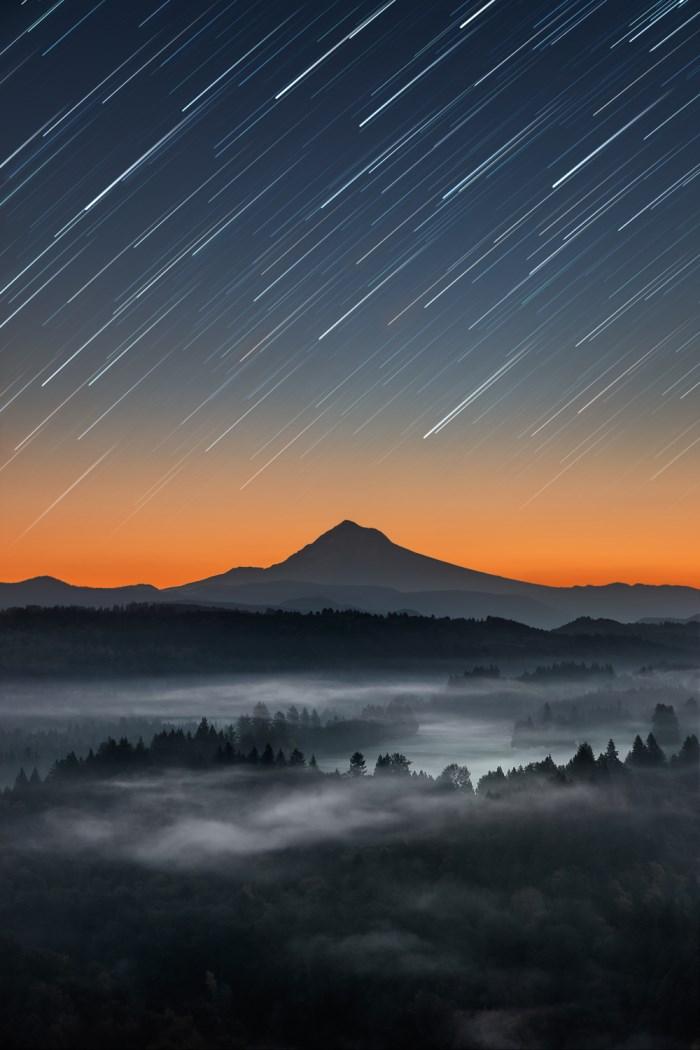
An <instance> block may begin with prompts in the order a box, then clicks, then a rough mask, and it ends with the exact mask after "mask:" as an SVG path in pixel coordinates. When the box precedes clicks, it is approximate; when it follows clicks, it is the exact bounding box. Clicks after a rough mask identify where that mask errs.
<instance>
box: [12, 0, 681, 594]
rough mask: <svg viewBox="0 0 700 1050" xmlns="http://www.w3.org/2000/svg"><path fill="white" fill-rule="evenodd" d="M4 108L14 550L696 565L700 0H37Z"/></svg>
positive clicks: (171, 560)
mask: <svg viewBox="0 0 700 1050" xmlns="http://www.w3.org/2000/svg"><path fill="white" fill-rule="evenodd" d="M0 104H1V106H2V113H3V121H2V134H1V137H0V223H1V229H2V240H1V241H0V391H1V393H0V442H1V444H2V449H1V452H0V465H1V466H0V469H2V474H1V476H0V484H1V485H2V499H3V506H4V507H5V508H6V510H5V511H4V513H3V515H2V520H1V521H0V535H1V537H2V541H3V543H2V548H3V549H4V550H5V551H6V557H5V560H4V561H3V564H2V566H1V567H0V569H1V571H0V578H2V579H19V578H23V577H26V576H30V575H37V574H41V573H46V572H52V573H55V574H56V575H60V576H65V577H67V578H74V579H80V581H81V582H85V583H89V582H99V583H105V582H132V581H133V580H134V579H137V578H139V577H140V574H141V573H143V574H145V573H146V569H145V566H147V565H149V564H150V565H152V566H154V568H153V569H152V570H151V571H150V572H149V578H150V579H152V581H153V582H155V583H170V582H177V581H179V580H181V579H184V578H187V577H188V576H189V577H192V576H195V575H204V574H205V573H206V572H214V571H216V570H217V568H220V567H224V568H225V567H227V566H228V565H229V564H230V563H232V562H233V561H237V562H239V563H242V562H244V561H245V560H246V559H248V560H249V561H250V562H251V563H263V562H265V561H270V560H274V558H275V556H276V555H278V554H280V553H281V552H282V551H283V550H287V549H289V547H290V545H292V546H293V544H294V542H295V540H296V538H299V539H302V538H303V537H305V536H307V535H309V534H310V533H312V532H314V530H316V531H320V530H321V529H322V528H323V527H325V526H327V525H328V524H330V523H332V522H333V521H335V520H339V519H341V518H343V517H346V516H347V517H352V518H357V519H360V520H365V521H367V523H370V524H371V523H376V524H378V525H381V526H382V527H384V528H386V529H387V531H389V532H390V533H391V534H392V535H395V536H396V538H397V539H399V540H402V541H404V542H405V543H407V544H408V545H410V546H414V547H416V548H420V549H426V550H432V551H434V553H436V554H437V555H440V556H442V557H446V558H450V559H451V560H455V561H459V562H462V563H473V564H474V565H475V567H478V568H482V569H484V570H487V571H497V572H501V573H503V574H507V575H511V576H517V575H521V576H526V577H528V578H533V579H534V578H539V579H542V580H544V581H545V582H562V583H563V582H587V581H590V582H600V581H601V580H604V579H609V578H610V574H611V573H613V572H614V573H616V574H617V576H618V577H619V578H623V579H629V580H636V579H645V580H648V581H649V582H662V581H668V582H682V583H695V584H696V585H700V565H698V562H697V557H696V556H694V550H695V545H696V538H694V528H693V526H692V521H693V520H694V519H695V520H697V515H698V512H699V511H700V417H699V414H698V405H699V404H700V377H699V375H698V369H699V368H700V360H699V359H698V353H699V342H698V340H699V338H700V336H699V333H700V304H699V292H698V289H699V288H700V196H699V192H700V182H699V181H698V175H700V131H698V113H700V9H698V3H697V0H663V2H662V0H656V2H653V3H646V2H645V3H642V4H635V5H630V4H629V3H625V2H623V0H586V2H581V0H561V2H558V3H553V2H541V0H534V2H533V0H508V2H506V0H488V2H483V0H481V2H479V0H466V2H463V3H461V4H460V3H442V2H439V0H438V2H437V3H434V4H430V5H426V4H422V3H420V4H419V3H416V2H414V0H387V2H384V3H380V2H377V0H374V2H368V0H359V2H356V3H353V4H350V5H346V4H343V3H340V2H339V0H331V2H329V3H325V4H318V3H314V2H296V3H294V2H293V3H291V4H289V3H282V2H274V0H273V2H263V0H238V2H236V0H212V2H209V3H207V4H205V5H193V4H191V3H188V2H187V0H166V2H165V3H163V2H162V0H161V2H158V0H152V2H151V3H148V2H145V0H99V2H89V0H58V2H55V0H54V2H52V3H49V2H45V0H8V2H7V3H5V4H4V5H3V6H2V11H1V12H0ZM98 468H99V469H98ZM280 517H283V518H284V521H285V529H286V530H287V531H286V535H285V537H284V542H283V540H282V537H281V536H280V535H279V534H278V531H277V530H278V528H279V521H280ZM234 553H235V557H234ZM616 566H617V568H615V567H616ZM689 573H690V576H689V575H688V574H689Z"/></svg>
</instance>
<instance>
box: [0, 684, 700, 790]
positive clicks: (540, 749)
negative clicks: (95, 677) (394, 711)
mask: <svg viewBox="0 0 700 1050" xmlns="http://www.w3.org/2000/svg"><path fill="white" fill-rule="evenodd" d="M699 695H700V671H697V670H688V671H676V672H673V671H669V672H664V673H656V674H654V675H646V676H645V675H633V674H623V675H619V676H617V677H616V678H614V679H613V680H611V681H609V682H605V683H601V682H600V681H598V680H596V681H592V682H586V683H581V682H561V681H560V682H557V683H556V684H553V685H547V686H542V685H533V684H532V683H523V682H519V681H515V680H508V679H499V680H497V681H493V682H490V681H485V680H474V681H472V682H469V683H467V684H465V685H464V686H463V687H460V689H459V690H455V689H449V688H448V687H447V681H446V675H445V674H444V673H440V674H432V675H431V674H423V675H421V674H411V675H406V676H397V675H381V674H378V675H343V676H341V675H338V676H335V677H334V676H328V675H322V676H320V675H319V676H311V675H303V674H297V675H286V676H271V675H257V676H229V677H217V678H214V677H209V678H199V677H192V678H183V677H180V678H178V679H176V680H166V679H145V680H132V681H125V680H112V681H100V682H85V681H81V682H72V683H71V682H41V683H39V682H34V683H28V682H26V681H24V682H20V683H16V684H10V683H5V684H4V685H3V687H2V690H1V691H0V732H2V733H3V734H4V735H3V746H4V748H5V753H4V754H0V784H6V783H9V782H11V781H12V780H13V779H14V776H15V775H16V773H17V767H18V761H17V759H16V755H15V754H14V753H13V754H11V755H8V754H7V739H8V736H7V734H8V733H10V732H12V731H13V730H16V729H19V730H20V731H21V732H24V733H32V732H35V733H41V732H44V731H47V730H53V731H54V733H56V732H58V733H60V732H61V730H62V727H67V726H71V725H72V726H75V725H76V724H82V723H85V724H88V725H90V726H91V732H92V734H93V737H94V743H95V744H97V743H98V742H99V740H100V739H102V738H103V736H104V735H106V734H107V733H110V734H112V735H117V733H118V732H119V720H120V719H127V720H131V721H130V722H129V724H128V725H127V728H126V735H129V736H130V737H135V736H138V735H139V733H142V735H143V736H144V738H145V739H146V741H147V742H148V739H149V737H150V736H151V735H152V734H153V732H155V731H157V730H158V728H160V725H161V724H162V723H165V724H186V725H189V724H194V723H196V722H197V721H198V720H199V719H200V718H201V717H202V716H206V717H207V718H208V719H209V720H210V721H213V722H214V723H215V724H217V725H223V724H227V723H229V722H235V720H236V718H238V716H239V715H241V714H251V713H252V711H253V707H254V705H255V704H257V703H264V704H266V706H267V708H268V709H269V712H270V714H271V715H274V713H275V712H276V711H278V710H281V711H284V712H286V711H287V710H288V709H289V707H290V706H291V705H295V706H296V707H297V708H298V709H300V710H301V709H303V708H304V707H307V708H309V709H311V708H316V710H317V711H318V712H319V715H320V716H321V719H322V720H323V721H326V720H327V719H328V718H332V717H338V718H341V719H345V718H353V717H354V718H357V717H360V716H361V713H362V711H363V708H365V707H366V706H367V705H370V704H371V705H375V706H379V707H386V705H387V704H389V703H390V702H391V701H393V700H396V699H397V698H400V699H401V700H402V701H403V702H405V703H407V704H409V705H410V706H411V707H412V709H413V710H414V712H415V714H416V717H417V719H418V721H419V724H420V728H419V731H418V733H417V734H413V733H407V732H403V731H402V729H401V728H400V727H397V729H396V732H395V733H393V734H392V733H391V732H389V734H388V735H387V736H385V737H384V738H383V740H382V741H381V744H380V746H374V747H363V748H362V750H363V752H364V754H365V757H366V760H367V768H368V770H370V771H371V770H372V769H373V768H374V764H375V761H376V758H377V754H378V753H379V752H380V751H382V752H384V751H401V752H403V753H404V754H406V755H407V756H408V758H409V759H410V760H411V762H412V769H413V770H421V769H422V770H425V771H426V772H427V773H430V774H432V775H436V774H438V773H440V772H441V770H442V769H443V768H444V767H445V766H446V765H447V764H448V763H450V762H457V763H460V764H465V765H467V766H468V767H469V769H470V771H471V773H472V779H473V782H474V783H476V781H477V780H478V778H479V777H480V776H482V775H483V774H484V773H485V772H487V771H488V770H490V769H494V768H495V767H496V766H498V765H501V766H503V767H504V768H506V767H511V766H513V765H519V764H521V763H522V764H524V763H527V762H531V761H535V760H540V759H542V758H543V757H544V756H545V755H546V754H551V755H552V757H553V759H554V760H555V762H557V763H560V762H565V761H566V760H567V759H568V758H570V757H571V754H572V752H573V750H574V748H575V746H576V744H577V743H580V742H581V741H582V740H587V741H588V742H589V743H590V744H591V746H592V747H593V749H594V751H596V753H597V752H598V751H600V750H603V749H604V747H605V745H606V743H607V741H608V739H609V737H610V736H613V738H614V739H615V741H616V743H617V745H618V747H619V749H620V751H621V753H622V757H624V754H625V753H626V752H627V750H628V749H629V746H630V744H631V742H632V739H633V736H634V734H635V733H637V732H639V733H641V734H642V735H643V736H646V734H647V733H648V732H649V731H650V728H651V716H652V713H653V710H654V706H655V705H656V704H657V703H660V702H662V703H669V704H673V705H674V706H675V708H676V710H677V711H679V712H680V711H681V709H682V707H683V704H684V702H685V701H686V700H687V698H688V697H690V696H695V697H698V696H699ZM545 702H549V703H550V704H553V705H555V706H556V705H557V704H562V703H567V702H573V703H575V704H576V705H577V709H578V711H579V713H583V714H584V719H583V725H582V726H581V725H577V726H574V727H573V728H570V729H568V730H566V731H564V732H562V733H560V734H554V735H553V736H550V737H548V738H547V739H546V740H544V739H543V738H542V737H538V738H537V739H535V740H534V741H525V742H523V741H521V742H520V745H519V746H517V747H514V746H513V745H512V739H513V727H514V723H515V721H516V720H517V719H522V718H526V717H527V716H528V715H535V716H536V713H537V712H538V711H541V710H542V705H543V704H544V703H545ZM616 703H619V704H621V705H622V709H623V714H622V715H618V716H617V717H616V718H613V719H609V718H608V717H607V716H606V715H605V714H604V715H603V716H600V717H597V718H593V719H588V720H586V718H585V714H586V712H587V711H590V710H591V709H594V708H598V709H603V710H605V709H606V708H610V707H612V706H613V705H614V704H616ZM134 720H143V725H142V726H141V725H140V724H139V725H135V724H134ZM688 728H692V727H688ZM103 729H104V732H102V730H103ZM91 745H92V740H91ZM523 745H524V746H523ZM54 749H55V741H54ZM0 751H2V748H0ZM49 752H50V748H49V750H44V751H43V752H42V753H41V758H40V760H39V761H38V762H36V763H32V761H31V760H30V759H27V760H26V762H24V764H27V765H28V766H30V767H31V765H32V764H36V765H37V766H38V768H39V772H40V773H41V774H42V775H44V774H45V773H46V772H47V771H48V768H50V765H51V763H52V761H53V759H54V758H55V757H58V756H57V755H55V754H51V753H49ZM348 755H349V750H348V749H345V750H343V751H342V752H341V751H333V750H331V751H320V752H319V753H318V754H317V760H318V764H319V766H320V768H321V769H322V770H324V771H330V772H332V771H333V770H334V769H336V768H337V769H339V770H340V771H341V772H343V771H344V770H345V769H347V763H348ZM307 757H308V756H307Z"/></svg>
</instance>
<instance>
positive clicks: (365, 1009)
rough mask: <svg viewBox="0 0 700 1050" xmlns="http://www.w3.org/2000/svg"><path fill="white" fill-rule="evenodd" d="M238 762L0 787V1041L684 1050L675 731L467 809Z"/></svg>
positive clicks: (686, 879) (442, 790)
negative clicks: (669, 738)
mask: <svg viewBox="0 0 700 1050" xmlns="http://www.w3.org/2000/svg"><path fill="white" fill-rule="evenodd" d="M239 743H240V742H239V741H238V740H237V738H236V735H235V733H232V732H231V731H230V730H216V729H214V728H213V727H211V726H210V725H208V724H207V723H206V722H203V723H202V724H201V725H200V727H199V728H198V730H197V731H196V733H189V732H187V733H186V732H182V731H179V732H178V731H172V730H171V731H167V732H166V731H164V732H162V733H160V734H157V735H156V737H155V738H154V739H153V740H152V741H150V742H149V743H148V744H144V743H143V742H141V743H136V744H134V743H132V742H130V741H128V740H126V739H125V740H122V741H115V740H111V741H105V742H104V744H103V745H102V746H101V747H100V748H98V749H97V751H96V752H94V753H91V754H90V755H89V756H88V757H87V758H86V759H83V760H78V759H76V758H75V756H70V755H68V756H66V758H65V759H64V760H62V761H61V762H59V763H57V765H56V767H55V769H54V771H53V772H52V773H51V774H50V775H49V777H48V778H47V779H46V780H44V781H43V782H42V781H41V780H40V779H39V778H38V777H36V776H32V777H27V776H26V774H25V773H23V774H21V775H20V777H19V778H18V781H17V784H16V786H15V787H14V788H13V789H8V790H6V791H5V792H4V793H3V794H2V796H1V797H0V929H1V930H2V934H1V936H0V980H1V982H2V987H3V997H2V1002H1V1003H0V1043H1V1044H2V1045H3V1046H5V1047H8V1048H14V1047H17V1048H19V1047H22V1048H25V1047H26V1048H30V1047H47V1048H69V1047H76V1046H100V1047H103V1048H105V1050H107V1048H112V1047H114V1048H117V1047H123V1046H130V1047H135V1048H140V1047H144V1048H151V1050H170V1048H173V1050H175V1048H178V1050H180V1048H182V1050H185V1048H209V1047H211V1048H222V1050H223V1048H231V1050H238V1048H244V1047H246V1048H248V1047H254V1048H258V1047H259V1048H263V1047H264V1048H277V1047H279V1048H282V1047H284V1048H296V1047H299V1048H306V1047H309V1048H319V1050H320V1048H324V1050H325V1048H328V1047H339V1048H347V1050H354V1048H358V1050H359V1048H377V1050H379V1048H382V1047H396V1048H398V1047H402V1048H403V1047H408V1046H419V1045H420V1046H427V1047H435V1048H438V1047H440V1048H443V1047H449V1048H455V1050H456V1048H464V1050H470V1048H499V1050H500V1048H504V1050H505V1048H520V1047H523V1048H552V1050H555V1048H556V1050H560V1048H561V1050H568V1048H571V1050H581V1048H587V1047H590V1048H591V1050H594V1048H595V1050H605V1048H613V1047H625V1048H637V1047H638V1048H640V1050H643V1048H644V1050H656V1048H658V1050H662V1048H664V1050H673V1048H691V1047H697V1045H698V1044H697V1038H698V1032H699V1031H700V1029H699V1027H698V1026H699V1022H700V1017H699V1013H698V995H697V990H698V986H699V982H700V955H699V953H698V944H699V943H700V941H699V937H700V886H699V884H698V878H697V861H698V853H699V850H700V826H699V822H698V815H697V803H698V781H697V778H698V742H697V738H696V737H694V736H691V737H689V738H687V739H686V740H685V742H684V743H683V744H682V745H681V746H680V747H679V749H678V751H677V754H676V755H675V756H673V755H672V756H670V757H669V756H667V755H665V754H664V753H663V752H662V751H661V749H660V748H659V747H658V744H657V743H656V741H655V739H654V738H653V736H651V735H650V736H649V738H648V739H647V741H646V743H644V742H643V741H642V740H641V739H639V738H637V739H636V740H635V741H634V744H633V745H632V746H631V747H630V750H629V754H628V757H627V759H626V760H622V758H621V757H618V754H617V749H616V748H615V746H614V745H613V744H612V743H611V744H610V745H609V746H608V748H607V750H606V751H605V752H604V753H603V754H602V755H601V756H599V757H598V758H597V759H596V758H595V757H594V755H593V754H592V752H591V751H590V748H588V747H587V746H586V745H582V746H580V747H579V748H578V750H577V752H576V754H575V755H574V756H573V758H572V760H571V761H570V762H569V763H568V764H567V765H565V766H561V767H557V766H555V765H554V764H553V763H552V762H551V760H544V761H542V762H539V763H535V764H532V765H530V766H528V767H525V768H524V769H523V768H520V769H516V770H513V771H511V772H510V773H508V774H504V773H503V772H502V771H500V770H496V771H494V772H493V773H491V774H488V775H487V776H486V777H483V778H482V779H481V781H480V782H479V784H478V785H477V790H476V793H475V792H474V790H473V788H472V785H471V782H470V778H469V775H468V772H467V770H466V769H465V768H464V767H458V766H450V767H448V768H447V769H446V770H445V772H444V774H443V775H442V776H441V777H439V778H437V779H433V778H431V777H426V776H425V775H412V774H411V773H410V763H409V762H408V761H407V759H406V758H405V756H403V755H399V754H387V755H384V756H380V760H379V761H378V763H377V768H376V770H375V771H374V775H366V774H365V772H364V767H363V759H362V756H361V755H359V754H354V755H353V757H352V759H351V762H350V766H349V772H348V774H346V775H342V776H340V775H324V774H322V773H319V772H318V770H317V769H315V768H314V766H313V764H310V762H309V757H308V756H305V755H304V754H302V753H301V752H300V751H299V750H298V749H297V750H296V751H294V752H289V753H287V754H285V753H283V752H281V751H280V753H279V754H277V755H275V754H274V753H273V752H272V749H268V748H265V749H264V750H263V751H262V753H260V752H259V750H258V749H257V748H253V749H251V751H248V752H245V751H242V750H241V749H240V747H239ZM630 743H631V742H630Z"/></svg>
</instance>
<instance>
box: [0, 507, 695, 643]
mask: <svg viewBox="0 0 700 1050" xmlns="http://www.w3.org/2000/svg"><path fill="white" fill-rule="evenodd" d="M163 601H166V602H171V603H172V602H188V603H191V604H202V605H226V606H229V607H234V608H240V609H253V610H256V609H259V610H262V609H266V608H282V609H284V608H286V609H294V610H298V611H303V612H307V611H315V610H318V609H322V608H329V607H330V608H337V609H348V608H353V609H361V610H365V611H368V612H375V613H376V612H379V613H386V612H396V611H407V610H410V611H412V612H416V613H420V614H422V615H429V616H450V617H468V618H477V619H481V618H484V617H486V616H497V617H502V618H504V619H510V620H518V621H520V622H522V623H526V624H529V625H531V626H534V627H557V626H560V625H561V624H565V623H567V622H569V621H571V620H574V619H576V618H578V617H589V618H601V617H602V618H609V619H613V620H618V621H637V620H641V619H643V618H649V617H653V618H655V619H664V618H669V619H674V618H677V619H687V618H689V617H693V616H698V615H699V614H700V590H697V589H695V588H692V587H678V586H671V585H665V586H652V585H648V584H624V583H611V584H606V585H604V586H575V587H550V586H546V585H544V584H535V583H528V582H526V581H524V580H512V579H508V578H507V577H503V576H496V575H492V574H490V573H485V572H479V571H477V570H475V569H469V568H465V567H463V566H460V565H453V564H451V563H450V562H445V561H440V560H439V559H438V558H430V557H427V556H426V555H423V554H419V553H417V552H416V551H412V550H409V549H408V548H406V547H401V546H400V545H398V544H396V543H394V542H393V541H392V540H390V539H389V537H388V536H386V535H385V534H384V533H383V532H380V531H379V529H375V528H367V527H365V526H362V525H358V524H356V523H355V522H353V521H349V520H345V521H341V522H340V523H339V524H338V525H335V526H334V527H333V528H331V529H329V530H328V531H327V532H324V533H322V534H321V535H320V536H318V537H317V539H315V540H313V542H311V543H309V544H307V545H306V546H305V547H302V548H301V549H300V550H298V551H295V552H294V553H293V554H291V555H290V556H289V557H288V558H286V559H285V560H284V561H281V562H278V563H276V564H274V565H270V566H269V567H267V568H260V567H255V566H245V567H240V568H233V569H229V570H228V571H227V572H223V573H219V574H218V575H215V576H210V577H207V578H206V579H202V580H195V581H193V582H192V583H187V584H184V585H182V586H179V587H168V588H164V589H158V588H155V587H152V586H150V585H148V584H136V585H134V586H130V587H111V588H95V587H77V586H74V585H72V584H68V583H64V582H63V581H61V580H57V579H55V578H53V577H36V578H34V579H31V580H23V581H21V582H19V583H2V584H0V608H9V607H12V606H23V605H44V606H46V605H83V606H85V605H90V606H102V607H104V606H111V605H118V604H127V603H133V602H163Z"/></svg>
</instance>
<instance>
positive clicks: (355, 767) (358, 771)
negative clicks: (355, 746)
mask: <svg viewBox="0 0 700 1050" xmlns="http://www.w3.org/2000/svg"><path fill="white" fill-rule="evenodd" d="M366 772H367V763H366V762H365V756H364V755H363V754H362V752H361V751H355V752H354V753H353V754H352V755H350V767H349V769H348V776H351V777H363V776H364V775H365V773H366Z"/></svg>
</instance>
